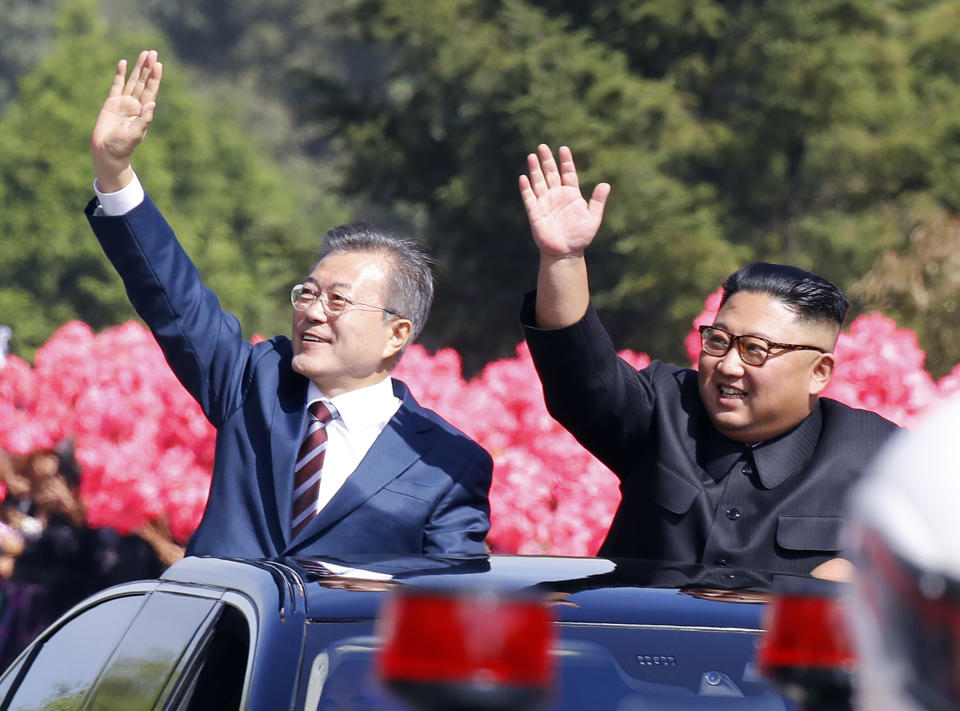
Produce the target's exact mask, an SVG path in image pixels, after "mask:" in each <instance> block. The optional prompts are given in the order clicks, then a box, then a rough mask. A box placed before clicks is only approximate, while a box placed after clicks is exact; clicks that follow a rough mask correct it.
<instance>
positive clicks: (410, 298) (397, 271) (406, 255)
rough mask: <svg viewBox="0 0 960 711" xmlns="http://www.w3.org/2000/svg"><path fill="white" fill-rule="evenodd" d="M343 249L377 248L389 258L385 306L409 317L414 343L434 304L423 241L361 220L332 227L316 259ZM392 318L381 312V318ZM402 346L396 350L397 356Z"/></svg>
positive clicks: (404, 316) (345, 250)
mask: <svg viewBox="0 0 960 711" xmlns="http://www.w3.org/2000/svg"><path fill="white" fill-rule="evenodd" d="M343 252H379V253H381V254H384V255H385V256H386V257H387V260H388V261H389V262H390V266H391V269H390V273H389V275H388V276H387V281H386V284H385V289H384V295H383V298H384V307H385V308H388V309H390V310H391V311H392V312H394V313H395V314H397V315H399V316H402V317H403V318H406V319H409V320H410V322H411V323H412V324H413V328H412V330H411V333H410V338H409V339H408V340H407V343H406V344H405V345H404V347H403V348H404V350H406V347H407V346H408V345H410V344H411V343H413V342H414V341H415V340H416V339H417V337H418V336H419V335H420V332H421V331H423V327H424V325H426V323H427V317H428V316H429V315H430V306H431V304H433V293H434V288H435V286H434V276H433V270H432V268H431V267H432V265H433V263H434V260H433V258H432V257H430V255H429V254H428V253H427V251H426V249H425V248H424V247H423V245H421V244H419V243H418V242H415V241H413V240H409V239H402V238H400V237H394V236H393V235H391V234H390V233H389V232H385V231H384V230H382V229H380V228H379V227H375V226H374V225H369V224H366V223H364V222H355V223H353V224H349V225H341V226H340V227H335V228H333V229H332V230H330V231H329V232H327V233H326V234H325V235H324V236H323V246H322V247H321V248H320V254H319V258H318V259H317V261H318V262H321V261H323V260H324V259H325V258H326V257H327V256H329V255H331V254H335V253H343ZM390 318H392V316H391V314H388V313H386V312H385V313H384V320H388V319H390ZM401 355H403V350H401V351H400V353H398V354H397V360H399V359H400V356H401Z"/></svg>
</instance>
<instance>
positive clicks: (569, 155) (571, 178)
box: [557, 146, 580, 188]
mask: <svg viewBox="0 0 960 711" xmlns="http://www.w3.org/2000/svg"><path fill="white" fill-rule="evenodd" d="M557 155H559V156H560V181H561V182H562V183H563V184H564V185H569V186H571V187H574V188H579V187H580V177H579V176H578V175H577V167H576V166H575V165H574V164H573V152H572V151H571V150H570V149H569V148H567V147H566V146H560V150H558V151H557Z"/></svg>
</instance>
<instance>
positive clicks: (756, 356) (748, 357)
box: [700, 325, 826, 366]
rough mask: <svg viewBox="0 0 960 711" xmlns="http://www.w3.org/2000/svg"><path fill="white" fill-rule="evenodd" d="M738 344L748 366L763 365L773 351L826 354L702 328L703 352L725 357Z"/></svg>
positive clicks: (715, 328) (738, 351)
mask: <svg viewBox="0 0 960 711" xmlns="http://www.w3.org/2000/svg"><path fill="white" fill-rule="evenodd" d="M734 344H736V346H737V353H739V354H740V360H742V361H743V362H744V363H746V364H747V365H757V366H760V365H763V364H764V363H766V362H767V358H769V357H770V356H771V355H777V353H771V351H817V352H818V353H826V351H825V350H823V349H822V348H818V347H817V346H798V345H797V344H795V343H775V342H773V341H770V340H767V339H766V338H761V337H760V336H749V335H743V336H734V335H733V334H732V333H730V332H729V331H725V330H723V329H722V328H720V327H718V326H706V325H704V326H701V327H700V347H701V348H703V352H704V353H706V354H707V355H712V356H724V355H726V354H727V351H729V350H730V348H731V347H732V346H733V345H734Z"/></svg>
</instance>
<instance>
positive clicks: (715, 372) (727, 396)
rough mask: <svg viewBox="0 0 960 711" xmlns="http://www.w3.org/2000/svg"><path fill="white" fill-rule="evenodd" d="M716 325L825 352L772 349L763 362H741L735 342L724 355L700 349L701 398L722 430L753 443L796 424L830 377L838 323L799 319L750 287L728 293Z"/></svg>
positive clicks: (729, 435) (739, 440)
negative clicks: (747, 289)
mask: <svg viewBox="0 0 960 711" xmlns="http://www.w3.org/2000/svg"><path fill="white" fill-rule="evenodd" d="M714 325H715V326H718V327H720V328H723V329H724V330H726V331H729V332H730V333H732V334H733V335H735V336H740V335H747V334H749V335H753V336H761V337H762V338H766V339H768V340H770V341H774V342H776V343H792V344H797V345H809V346H817V347H819V348H822V349H823V350H824V351H827V352H825V353H818V352H816V351H778V350H775V349H774V350H772V351H771V354H770V357H769V358H768V359H767V361H766V362H765V363H764V364H763V365H762V366H754V365H747V364H746V363H744V362H743V361H742V360H741V359H740V355H739V354H738V353H737V349H736V347H733V348H731V349H730V350H729V351H727V353H726V355H723V356H711V355H707V354H706V353H703V352H701V353H700V373H699V382H700V398H701V399H702V400H703V405H704V407H705V408H706V410H707V414H708V415H709V417H710V421H711V422H712V423H713V425H714V427H716V428H717V429H718V430H719V431H720V433H721V434H723V435H724V436H726V437H729V438H730V439H732V440H736V441H738V442H750V443H755V442H762V441H764V440H768V439H772V438H773V437H777V436H778V435H781V434H783V433H784V432H786V431H787V430H789V429H791V428H793V427H795V426H796V425H798V424H800V422H802V421H803V420H804V418H806V417H807V415H809V414H810V413H811V412H812V411H813V408H814V407H815V406H816V402H817V396H818V395H819V394H820V392H821V391H822V390H823V389H824V388H825V387H826V386H827V384H828V383H829V382H830V376H831V375H832V374H833V365H834V357H833V354H832V353H831V352H830V351H832V349H833V345H834V342H835V340H836V328H835V327H834V326H832V325H830V324H828V323H824V322H820V321H800V320H798V319H797V315H796V313H795V312H794V311H792V310H790V309H789V308H788V307H787V306H786V305H785V304H784V303H783V302H781V301H778V300H777V299H775V298H773V297H772V296H769V295H767V294H762V293H758V292H751V291H739V292H737V293H735V294H733V295H732V296H731V297H730V298H728V299H727V301H726V302H725V303H724V305H723V306H722V307H721V308H720V311H719V312H718V313H717V318H716V320H715V321H714Z"/></svg>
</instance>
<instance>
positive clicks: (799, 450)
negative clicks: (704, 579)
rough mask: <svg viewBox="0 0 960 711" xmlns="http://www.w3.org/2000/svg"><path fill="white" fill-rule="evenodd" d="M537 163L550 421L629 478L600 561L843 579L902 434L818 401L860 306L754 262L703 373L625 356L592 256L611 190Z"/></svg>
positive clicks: (792, 271) (537, 320)
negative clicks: (867, 472)
mask: <svg viewBox="0 0 960 711" xmlns="http://www.w3.org/2000/svg"><path fill="white" fill-rule="evenodd" d="M559 157H560V164H559V166H558V165H557V162H556V161H555V159H554V157H553V153H552V151H551V150H550V148H549V147H547V146H545V145H541V146H540V147H539V148H538V152H537V154H531V155H530V156H528V160H527V163H528V169H529V176H527V175H524V176H521V177H520V193H521V197H522V198H523V203H524V206H525V208H526V211H527V216H528V218H529V220H530V226H531V230H532V232H533V237H534V241H535V242H536V244H537V247H538V249H539V250H540V268H539V275H538V281H537V291H536V293H535V295H533V294H531V295H528V297H527V300H526V301H525V303H524V308H523V312H522V314H521V319H522V321H523V324H524V330H525V335H526V339H527V342H528V344H529V346H530V352H531V354H532V356H533V359H534V362H535V364H536V367H537V372H538V373H539V375H540V379H541V381H542V383H543V388H544V397H545V399H546V402H547V407H548V409H549V410H550V413H551V414H552V415H553V416H554V417H555V418H556V419H557V420H558V421H559V422H560V423H561V424H562V425H563V426H564V427H566V428H567V429H568V430H569V431H570V432H571V433H573V434H574V436H576V438H577V439H578V440H579V441H580V442H581V443H582V444H583V445H584V446H585V447H586V448H587V449H588V450H590V452H592V453H593V454H594V455H595V456H597V457H598V458H599V459H600V460H601V461H603V462H604V464H606V465H607V466H609V467H610V468H611V469H612V470H613V471H614V472H615V473H616V474H617V476H618V477H619V478H620V482H621V484H620V489H621V493H622V500H621V503H620V507H619V509H618V511H617V513H616V516H615V517H614V520H613V523H612V525H611V527H610V531H609V533H608V535H607V538H606V540H605V542H604V544H603V546H602V547H601V549H600V553H601V554H602V555H606V556H610V557H640V558H652V559H662V560H672V561H679V562H700V563H706V564H710V565H721V566H726V565H731V566H739V567H747V568H755V569H764V570H770V571H779V572H795V573H810V572H815V574H818V575H822V576H830V577H840V576H842V575H844V573H845V570H846V565H845V561H843V560H842V559H840V558H837V557H836V556H837V554H838V552H839V550H840V547H841V544H840V530H841V525H842V520H843V515H844V506H845V501H846V496H847V492H848V489H849V488H850V486H851V484H852V483H853V481H854V480H855V479H856V477H857V476H858V475H859V473H860V471H861V470H862V467H863V465H864V462H865V461H866V460H867V459H868V458H869V457H870V455H871V454H873V453H874V452H875V451H876V449H877V447H878V446H879V445H880V444H881V443H882V442H883V441H884V440H885V439H886V438H887V436H888V435H889V434H890V433H891V432H893V431H894V430H895V429H896V427H895V425H893V424H892V423H890V422H888V421H886V420H884V419H883V418H881V417H879V416H878V415H876V414H873V413H870V412H866V411H863V410H854V409H852V408H849V407H847V406H845V405H842V404H840V403H838V402H835V401H832V400H828V399H825V398H823V399H822V398H820V393H821V392H822V391H823V389H824V388H825V387H826V386H827V384H828V383H829V382H830V378H831V376H832V374H833V368H834V364H835V360H836V359H835V356H834V354H833V348H834V346H835V344H836V340H837V336H838V334H839V332H840V328H841V326H842V325H843V320H844V318H845V316H846V311H847V309H848V307H849V301H847V299H846V297H845V296H844V295H843V294H842V292H840V290H839V289H837V288H836V287H835V286H834V285H833V284H831V283H830V282H828V281H826V280H824V279H822V278H820V277H818V276H816V275H814V274H811V273H809V272H806V271H804V270H801V269H797V268H795V267H788V266H783V265H773V264H759V263H758V264H751V265H748V266H746V267H744V268H742V269H740V270H739V271H737V272H736V273H734V274H732V275H731V276H730V277H728V279H727V280H726V281H725V282H724V297H723V302H722V305H721V307H720V310H719V313H718V314H717V317H716V320H715V322H714V324H713V325H712V326H709V327H705V328H703V329H701V337H702V345H703V350H702V352H701V354H700V361H699V373H697V372H695V371H693V370H689V369H685V368H678V367H675V366H671V365H666V364H664V363H661V362H659V361H654V362H653V363H652V364H651V365H650V366H649V367H648V368H646V369H644V370H642V371H636V370H634V369H633V368H632V367H630V366H629V365H628V364H627V363H625V362H624V361H622V360H620V359H619V358H617V356H616V352H615V349H614V346H613V344H612V342H611V341H610V338H609V336H608V334H607V333H606V331H605V330H604V329H603V327H602V325H601V324H600V322H599V320H598V318H597V315H596V312H595V311H594V310H593V307H592V306H591V304H590V293H589V287H588V282H587V267H586V261H585V258H584V250H585V249H586V248H587V246H588V245H589V244H590V243H591V241H592V240H593V238H594V235H596V233H597V230H598V229H599V227H600V221H601V219H602V217H603V208H604V204H605V202H606V199H607V196H608V195H609V193H610V186H609V185H608V184H606V183H601V184H600V185H598V186H597V187H596V188H595V190H594V191H593V194H592V196H591V199H590V201H589V202H587V201H585V200H584V199H583V196H582V195H581V192H580V186H579V180H578V176H577V172H576V168H575V166H574V163H573V156H572V154H571V153H570V150H569V149H568V148H566V147H562V148H560V151H559Z"/></svg>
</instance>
